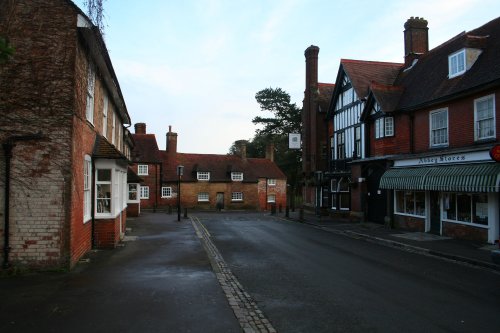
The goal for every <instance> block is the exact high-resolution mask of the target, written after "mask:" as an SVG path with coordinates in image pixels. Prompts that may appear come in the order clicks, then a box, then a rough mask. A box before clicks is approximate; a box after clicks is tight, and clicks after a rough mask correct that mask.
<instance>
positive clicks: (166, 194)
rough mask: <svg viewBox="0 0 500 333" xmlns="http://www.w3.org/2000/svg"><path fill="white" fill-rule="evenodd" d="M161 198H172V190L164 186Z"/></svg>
mask: <svg viewBox="0 0 500 333" xmlns="http://www.w3.org/2000/svg"><path fill="white" fill-rule="evenodd" d="M161 197H162V198H171V197H172V188H171V187H165V186H163V187H162V188H161Z"/></svg>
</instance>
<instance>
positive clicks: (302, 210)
mask: <svg viewBox="0 0 500 333" xmlns="http://www.w3.org/2000/svg"><path fill="white" fill-rule="evenodd" d="M299 220H300V221H301V222H302V221H304V208H302V207H300V209H299Z"/></svg>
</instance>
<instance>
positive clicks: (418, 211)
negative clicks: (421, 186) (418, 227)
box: [394, 190, 425, 216]
mask: <svg viewBox="0 0 500 333" xmlns="http://www.w3.org/2000/svg"><path fill="white" fill-rule="evenodd" d="M394 195H395V197H396V199H395V200H394V204H395V206H396V207H395V210H396V213H397V214H405V215H416V216H425V192H423V191H398V190H396V191H395V192H394Z"/></svg>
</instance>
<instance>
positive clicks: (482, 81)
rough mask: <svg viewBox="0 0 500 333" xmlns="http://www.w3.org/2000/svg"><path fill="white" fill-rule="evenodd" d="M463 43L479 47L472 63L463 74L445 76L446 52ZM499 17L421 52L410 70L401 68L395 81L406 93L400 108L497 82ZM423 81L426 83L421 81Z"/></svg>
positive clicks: (446, 97)
mask: <svg viewBox="0 0 500 333" xmlns="http://www.w3.org/2000/svg"><path fill="white" fill-rule="evenodd" d="M464 47H476V48H480V49H482V53H481V55H480V56H479V57H478V59H477V61H476V62H475V63H474V65H473V66H472V67H471V68H470V69H469V70H467V71H466V72H465V73H464V74H462V75H460V76H457V77H455V78H452V79H448V56H449V55H450V54H452V53H454V52H456V51H459V50H461V49H463V48H464ZM499 54H500V18H497V19H495V20H492V21H490V22H488V23H486V24H485V25H483V26H481V27H479V28H477V29H474V30H472V31H469V32H467V33H465V32H464V33H461V34H459V35H457V36H455V37H454V38H452V39H450V40H449V41H447V42H446V43H444V44H442V45H440V46H438V47H436V48H434V49H432V50H430V51H429V52H428V53H426V54H425V55H423V56H422V57H421V58H420V59H419V60H418V62H417V63H416V64H415V65H414V66H413V67H412V68H411V69H409V70H407V71H405V72H402V73H401V75H400V77H399V78H398V80H397V81H396V82H395V84H396V85H399V86H401V87H404V89H405V93H404V94H403V96H402V97H401V100H400V102H399V107H398V108H399V109H403V110H405V109H406V110H408V109H415V108H419V107H422V106H425V105H429V104H434V103H439V102H442V101H445V100H447V99H450V98H453V97H455V96H457V95H459V94H463V93H467V92H468V91H472V90H474V89H480V88H481V87H486V86H487V85H490V84H496V85H498V84H499V83H500V82H499V81H500V61H499V58H498V57H499ZM423 83H425V84H423Z"/></svg>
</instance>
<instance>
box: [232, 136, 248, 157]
mask: <svg viewBox="0 0 500 333" xmlns="http://www.w3.org/2000/svg"><path fill="white" fill-rule="evenodd" d="M235 144H236V147H238V150H239V154H238V155H239V156H240V157H241V159H242V160H243V161H246V160H247V142H246V141H245V140H238V141H236V142H235Z"/></svg>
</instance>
